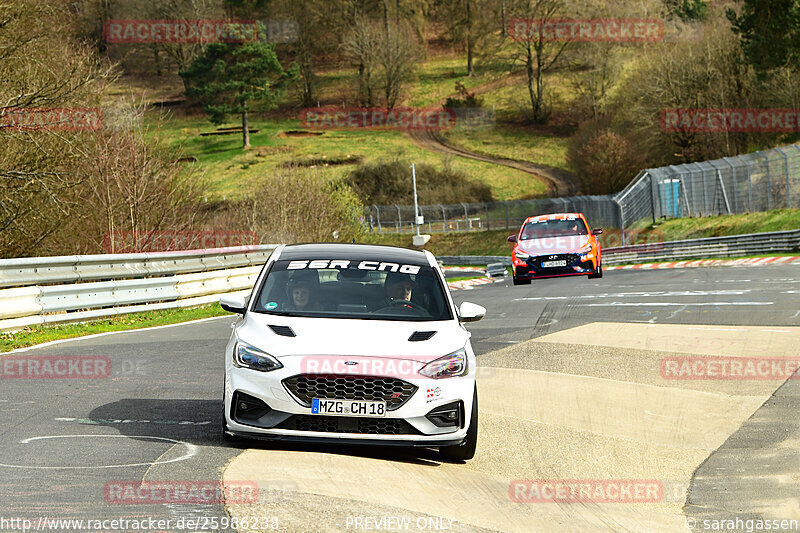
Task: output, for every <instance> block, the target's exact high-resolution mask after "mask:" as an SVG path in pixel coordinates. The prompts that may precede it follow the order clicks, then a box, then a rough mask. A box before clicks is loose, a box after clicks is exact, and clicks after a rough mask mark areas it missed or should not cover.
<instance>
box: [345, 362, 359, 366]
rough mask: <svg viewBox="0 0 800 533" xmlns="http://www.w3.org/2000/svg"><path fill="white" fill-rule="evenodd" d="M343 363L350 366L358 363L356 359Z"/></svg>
mask: <svg viewBox="0 0 800 533" xmlns="http://www.w3.org/2000/svg"><path fill="white" fill-rule="evenodd" d="M344 364H346V365H351V366H352V365H357V364H358V361H345V362H344Z"/></svg>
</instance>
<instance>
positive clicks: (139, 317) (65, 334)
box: [0, 304, 230, 353]
mask: <svg viewBox="0 0 800 533" xmlns="http://www.w3.org/2000/svg"><path fill="white" fill-rule="evenodd" d="M229 314H230V313H228V312H227V311H224V310H223V309H222V308H221V307H220V306H219V304H208V305H203V306H199V307H191V308H185V309H165V310H162V311H148V312H145V313H131V314H129V315H120V316H115V317H111V318H106V319H103V320H92V321H90V322H82V323H76V324H61V325H52V326H32V327H30V328H25V329H23V330H21V331H18V332H14V333H0V353H3V352H8V351H11V350H16V349H17V348H25V347H27V346H34V345H36V344H41V343H44V342H49V341H54V340H61V339H71V338H74V337H83V336H85V335H93V334H95V333H105V332H108V331H125V330H129V329H138V328H148V327H153V326H164V325H167V324H178V323H180V322H188V321H190V320H198V319H201V318H209V317H215V316H223V315H229Z"/></svg>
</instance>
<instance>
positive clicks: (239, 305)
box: [219, 294, 247, 315]
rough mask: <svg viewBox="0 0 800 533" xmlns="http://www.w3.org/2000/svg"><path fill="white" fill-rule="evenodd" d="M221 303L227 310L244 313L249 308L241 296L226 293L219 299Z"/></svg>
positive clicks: (239, 313) (238, 313)
mask: <svg viewBox="0 0 800 533" xmlns="http://www.w3.org/2000/svg"><path fill="white" fill-rule="evenodd" d="M219 305H220V306H222V308H223V309H224V310H226V311H229V312H231V313H236V314H237V315H243V314H244V313H245V311H246V310H247V302H246V301H245V299H244V298H242V297H241V296H234V295H230V294H226V295H224V296H222V297H221V298H220V299H219Z"/></svg>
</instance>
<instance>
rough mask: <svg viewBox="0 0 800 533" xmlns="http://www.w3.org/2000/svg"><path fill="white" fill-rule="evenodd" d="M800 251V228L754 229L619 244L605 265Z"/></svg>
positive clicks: (467, 261) (483, 261) (454, 261)
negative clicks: (665, 240) (779, 229)
mask: <svg viewBox="0 0 800 533" xmlns="http://www.w3.org/2000/svg"><path fill="white" fill-rule="evenodd" d="M793 251H800V229H797V230H790V231H776V232H771V233H750V234H747V235H732V236H728V237H708V238H705V239H689V240H683V241H667V242H654V243H648V244H636V245H632V246H617V247H614V248H604V249H603V250H602V257H603V264H604V265H618V264H623V263H643V262H650V261H681V260H684V259H696V258H707V257H708V258H712V257H739V256H747V255H761V254H775V253H786V252H793ZM437 259H438V260H439V261H440V262H441V263H442V264H445V265H481V266H485V265H487V264H488V263H503V264H505V265H511V253H510V252H509V254H508V255H487V256H477V255H462V256H444V255H443V256H437Z"/></svg>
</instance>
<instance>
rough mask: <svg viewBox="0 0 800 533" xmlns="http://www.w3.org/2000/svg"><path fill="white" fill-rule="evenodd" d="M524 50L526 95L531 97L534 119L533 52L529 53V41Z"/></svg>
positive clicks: (535, 112)
mask: <svg viewBox="0 0 800 533" xmlns="http://www.w3.org/2000/svg"><path fill="white" fill-rule="evenodd" d="M525 51H526V53H527V55H526V57H525V74H526V75H527V84H528V96H529V97H530V99H531V113H532V115H533V119H534V120H536V114H537V105H536V94H535V92H534V90H533V84H534V77H533V54H532V53H531V44H530V43H528V46H527V47H526V49H525Z"/></svg>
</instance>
